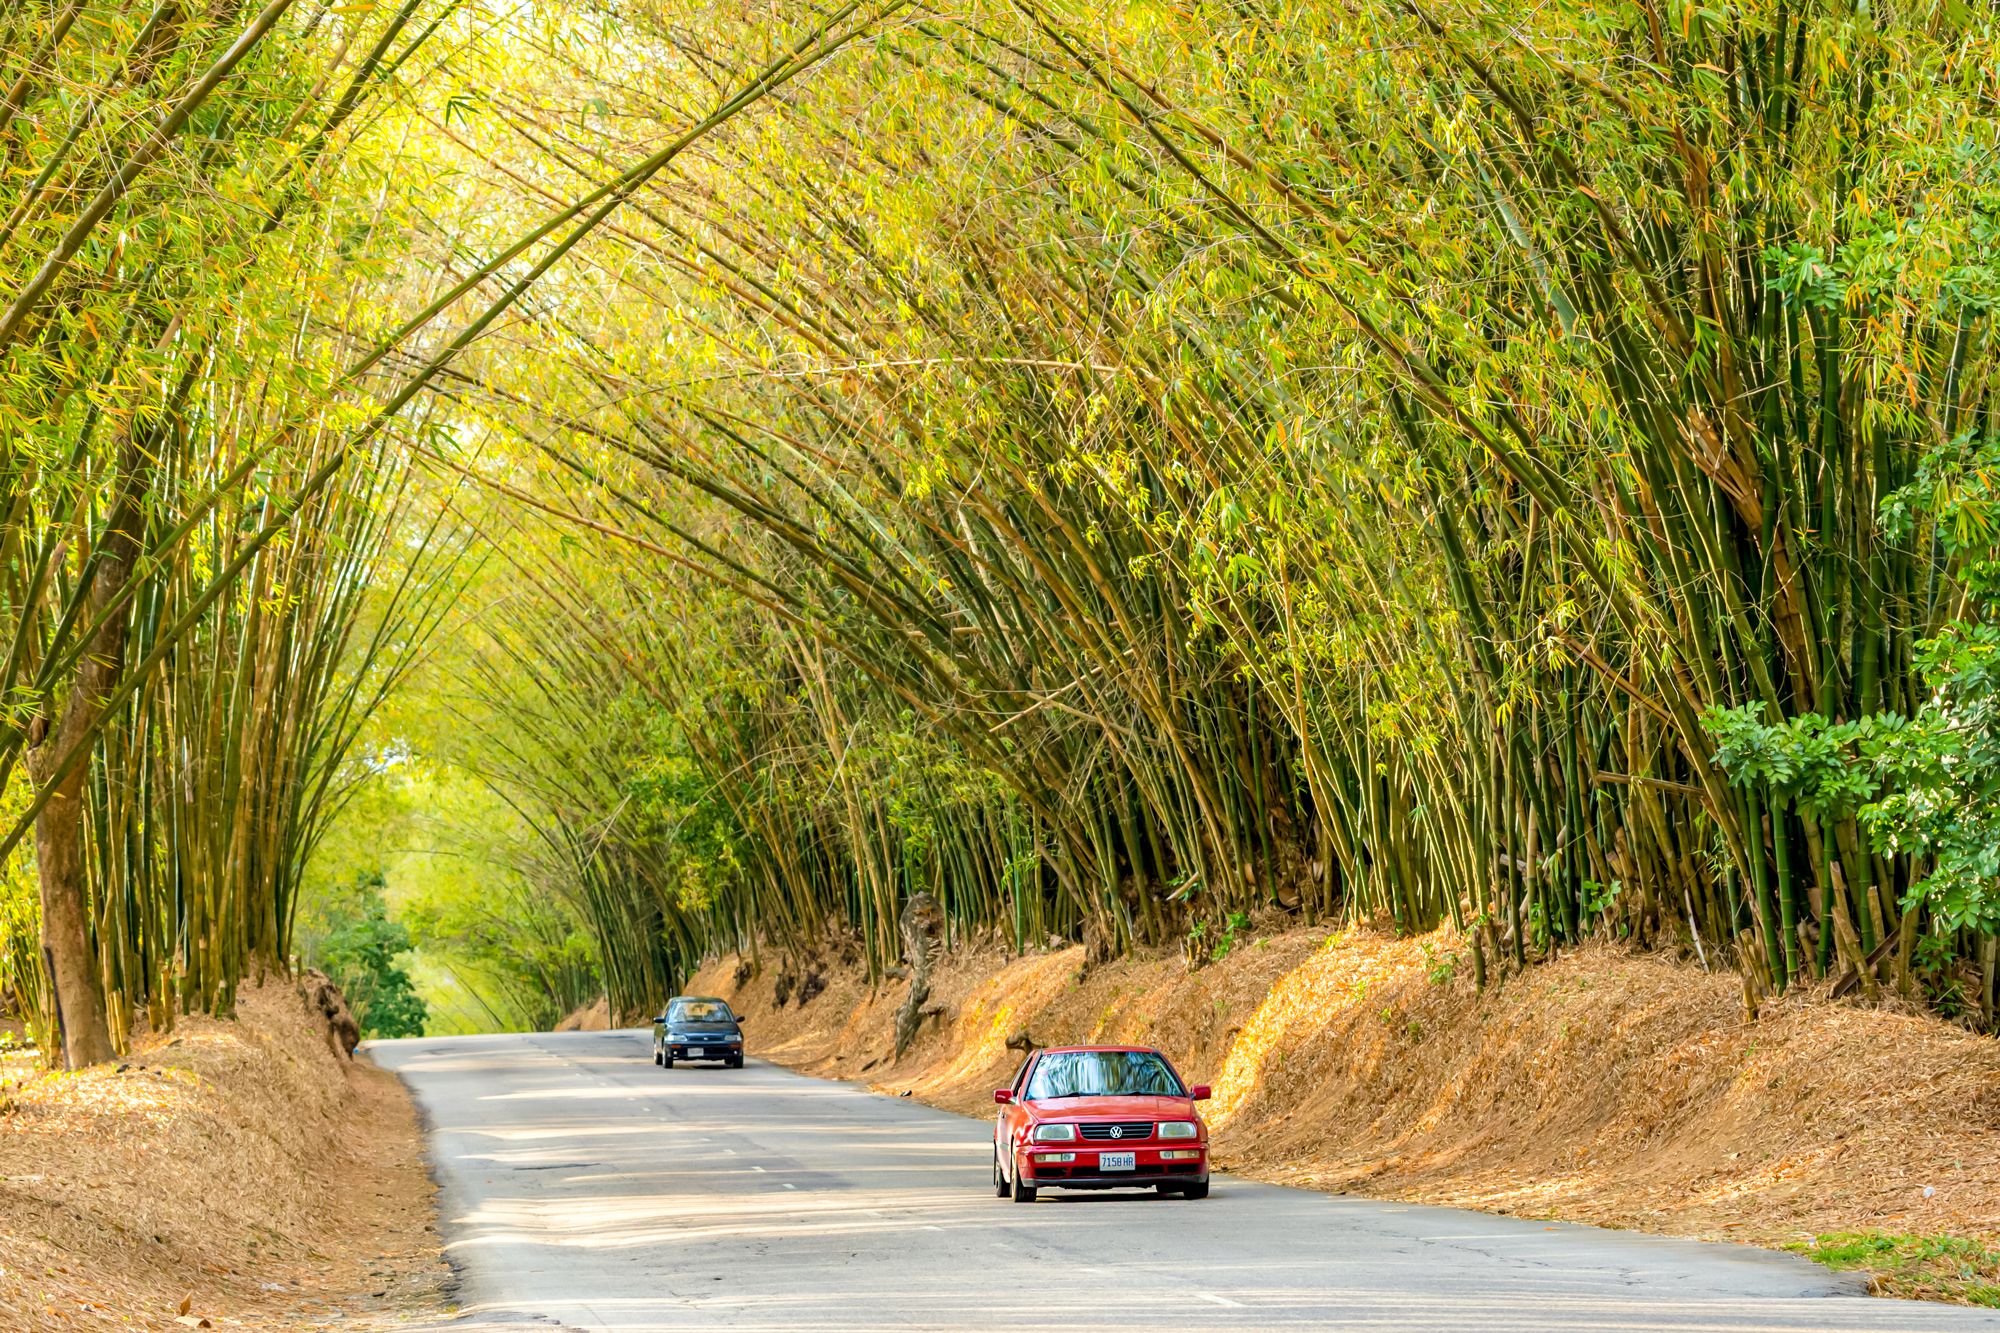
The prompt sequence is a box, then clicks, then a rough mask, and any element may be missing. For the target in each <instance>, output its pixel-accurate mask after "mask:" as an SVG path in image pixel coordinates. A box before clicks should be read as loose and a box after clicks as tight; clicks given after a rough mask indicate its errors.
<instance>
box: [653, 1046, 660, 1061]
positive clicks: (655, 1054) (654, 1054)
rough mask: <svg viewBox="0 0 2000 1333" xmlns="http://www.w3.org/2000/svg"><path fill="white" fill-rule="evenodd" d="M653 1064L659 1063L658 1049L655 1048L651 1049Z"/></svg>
mask: <svg viewBox="0 0 2000 1333" xmlns="http://www.w3.org/2000/svg"><path fill="white" fill-rule="evenodd" d="M653 1063H654V1064H658V1063H660V1048H659V1047H657V1046H655V1047H654V1048H653Z"/></svg>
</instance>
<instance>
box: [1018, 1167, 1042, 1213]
mask: <svg viewBox="0 0 2000 1333" xmlns="http://www.w3.org/2000/svg"><path fill="white" fill-rule="evenodd" d="M1040 1192H1041V1191H1039V1190H1037V1189H1036V1188H1035V1187H1034V1186H1033V1185H1029V1184H1026V1183H1025V1182H1024V1180H1023V1178H1022V1176H1021V1164H1020V1163H1019V1162H1016V1163H1014V1186H1013V1190H1012V1193H1013V1198H1014V1202H1015V1203H1033V1202H1034V1201H1035V1195H1037V1194H1039V1193H1040Z"/></svg>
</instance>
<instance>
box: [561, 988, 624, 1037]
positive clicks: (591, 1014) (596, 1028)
mask: <svg viewBox="0 0 2000 1333" xmlns="http://www.w3.org/2000/svg"><path fill="white" fill-rule="evenodd" d="M610 1030H611V1001H609V1000H607V999H605V998H604V997H603V996H602V995H600V996H598V997H597V998H596V999H595V1000H593V1001H591V1002H590V1003H589V1004H586V1005H584V1006H583V1007H582V1008H580V1009H572V1010H570V1011H569V1012H568V1013H567V1014H564V1015H563V1018H562V1021H561V1022H560V1023H557V1024H556V1031H558V1032H609V1031H610Z"/></svg>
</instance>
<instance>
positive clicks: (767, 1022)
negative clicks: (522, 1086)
mask: <svg viewBox="0 0 2000 1333" xmlns="http://www.w3.org/2000/svg"><path fill="white" fill-rule="evenodd" d="M1464 948H1465V946H1464V945H1463V943H1462V942H1461V941H1459V940H1458V939H1456V938H1455V937H1454V936H1453V935H1452V934H1451V933H1450V932H1449V931H1440V932H1438V933H1436V934H1433V935H1431V936H1427V937H1424V938H1420V939H1398V938H1395V937H1393V936H1391V935H1388V934H1386V933H1383V932H1380V931H1375V930H1371V929H1357V930H1351V931H1345V932H1338V933H1335V932H1329V931H1326V930H1315V929H1301V930H1292V931H1289V932H1286V933H1282V934H1278V935H1273V936H1269V937H1266V938H1263V939H1259V940H1255V941H1251V942H1248V943H1244V944H1239V945H1238V946H1237V948H1236V949H1235V950H1234V951H1233V952H1232V953H1231V954H1230V955H1229V956H1228V957H1226V958H1224V959H1222V960H1221V961H1219V962H1216V963H1213V964H1211V965H1209V966H1207V967H1204V968H1201V969H1199V970H1195V971H1190V970H1189V969H1188V967H1187V965H1186V963H1185V962H1183V961H1182V959H1181V958H1180V957H1179V956H1178V955H1174V956H1162V957H1153V958H1134V959H1125V960H1120V961H1114V962H1111V963H1107V964H1105V965H1102V966H1100V967H1096V968H1088V969H1086V968H1085V966H1084V954H1083V950H1082V949H1081V948H1069V949H1064V950H1061V951H1058V952H1052V953H1039V954H1035V953H1031V954H1028V955H1025V956H1019V957H1015V956H1010V955H1008V954H1007V953H1005V952H1003V951H1001V950H999V949H997V948H993V947H985V948H970V949H961V950H959V951H958V952H957V953H955V954H954V956H952V957H951V958H950V959H949V961H948V962H947V963H945V964H944V965H942V966H940V967H939V969H938V972H937V975H936V978H935V981H934V996H933V1004H936V1005H938V1006H940V1007H941V1011H942V1012H941V1013H940V1014H939V1015H938V1016H937V1017H936V1018H935V1019H933V1020H932V1021H931V1022H930V1023H929V1024H927V1025H926V1027H925V1028H924V1030H923V1032H922V1034H921V1036H920V1037H919V1039H918V1041H917V1043H916V1044H915V1045H914V1046H913V1047H912V1049H911V1050H910V1051H909V1052H908V1053H907V1054H906V1055H905V1057H904V1058H903V1060H901V1061H900V1062H897V1061H893V1060H892V1058H891V1056H892V1052H891V1043H890V1026H891V1015H892V1014H893V1012H894V1009H895V1006H896V1005H897V1003H898V1002H899V1001H900V1000H901V999H902V993H903V986H902V984H901V983H899V982H896V981H893V980H892V981H886V982H884V983H883V984H882V985H880V986H879V987H877V988H875V989H873V990H871V989H870V988H869V987H868V985H867V984H866V981H865V979H864V978H863V977H862V975H861V974H860V972H859V970H858V969H856V968H853V967H848V968H838V967H835V966H833V965H831V964H828V965H827V969H828V973H829V985H828V988H827V991H826V993H825V994H823V995H821V996H820V997H819V998H817V999H815V1000H814V1001H812V1002H811V1003H810V1004H809V1005H807V1006H805V1007H803V1008H801V1007H800V1006H798V1005H796V1004H794V1005H790V1006H786V1007H779V1006H777V1005H775V1004H774V1003H773V1001H774V999H775V996H774V994H773V990H772V981H773V976H774V974H775V973H776V972H777V971H778V970H779V969H777V968H775V967H772V966H768V965H767V966H765V967H763V968H761V969H748V968H745V969H741V973H742V975H744V976H745V980H744V981H742V982H741V983H740V984H739V982H738V981H737V977H738V975H739V967H738V964H739V961H740V960H739V959H738V958H736V957H734V956H730V957H725V958H722V959H720V960H718V961H716V962H714V963H711V964H709V965H708V966H707V967H705V968H704V969H703V970H702V971H701V972H699V973H698V974H697V975H696V976H695V977H694V978H693V979H692V980H691V981H690V982H689V983H688V988H689V990H691V991H693V992H697V993H701V994H712V995H719V996H723V997H725V998H727V999H729V1000H730V1002H731V1003H732V1004H734V1005H737V1006H738V1007H739V1008H740V1009H741V1010H742V1011H743V1012H745V1013H747V1014H748V1015H749V1016H750V1022H749V1025H748V1027H747V1029H746V1032H747V1035H748V1036H749V1038H750V1040H751V1044H752V1050H753V1053H755V1054H758V1055H763V1056H767V1057H769V1058H772V1059H776V1060H779V1061H781V1062H783V1063H785V1064H788V1065H791V1066H793V1067H795V1068H798V1069H801V1070H803V1071H806V1072H809V1073H814V1074H820V1075H825V1076H829V1077H837V1078H846V1079H852V1080H856V1081H864V1082H868V1083H869V1084H870V1085H871V1086H874V1087H875V1088H877V1089H878V1090H880V1091H884V1092H890V1093H903V1092H914V1094H915V1095H916V1096H917V1097H919V1098H921V1099H923V1100H924V1101H927V1102H930V1103H932V1104H933V1105H938V1106H943V1107H947V1108H949V1109H951V1110H955V1111H961V1112H966V1113H970V1114H980V1115H985V1114H990V1113H991V1111H992V1103H991V1093H992V1089H993V1088H995V1087H999V1086H1002V1085H1004V1084H1005V1083H1007V1082H1009V1081H1010V1080H1011V1078H1012V1075H1013V1072H1014V1070H1015V1068H1016V1067H1017V1066H1018V1064H1019V1062H1020V1059H1021V1055H1020V1052H1019V1050H1018V1049H1009V1045H1008V1043H1009V1040H1010V1038H1011V1039H1013V1040H1014V1043H1015V1046H1016V1047H1019V1046H1020V1045H1021V1044H1022V1043H1021V1040H1020V1039H1021V1037H1022V1035H1023V1034H1026V1035H1027V1036H1029V1037H1032V1039H1033V1040H1034V1041H1035V1042H1037V1043H1039V1044H1041V1045H1055V1044H1059V1043H1065V1042H1087V1041H1130V1042H1136V1043H1144V1044H1149V1045H1156V1046H1158V1047H1160V1048H1161V1049H1162V1050H1164V1051H1166V1052H1167V1054H1168V1056H1169V1057H1170V1058H1171V1059H1172V1060H1173V1061H1174V1062H1175V1063H1176V1064H1177V1065H1178V1066H1179V1067H1180V1069H1181V1071H1182V1072H1183V1074H1185V1075H1186V1076H1187V1077H1188V1078H1189V1079H1190V1080H1191V1081H1194V1082H1207V1083H1213V1084H1214V1085H1215V1100H1214V1101H1213V1102H1212V1103H1211V1104H1210V1111H1209V1115H1210V1119H1211V1122H1212V1123H1213V1125H1214V1129H1215V1136H1214V1142H1215V1147H1216V1158H1217V1163H1218V1165H1219V1166H1221V1167H1223V1168H1224V1169H1225V1170H1228V1171H1232V1172H1239V1173H1242V1174H1245V1175H1248V1176H1252V1177H1255V1178H1258V1179H1263V1180H1272V1181H1279V1182H1283V1183H1286V1184H1294V1185H1303V1186H1308V1187H1312V1188H1317V1189H1325V1190H1335V1191H1341V1192H1346V1193H1353V1194H1360V1195H1367V1196H1371V1197H1375V1198H1383V1199H1396V1200H1403V1201H1414V1202H1424V1203H1437V1204H1451V1205H1456V1206H1459V1207H1466V1208H1479V1209H1485V1210H1487V1211H1491V1212H1500V1213H1512V1214H1518V1215H1522V1216H1528V1217H1537V1218H1548V1219H1564V1220H1569V1221H1577V1222H1590V1223H1595V1224H1598V1225H1601V1226H1612V1227H1629V1228H1636V1229H1641V1230H1646V1231H1655V1232H1664V1233H1668V1234H1673V1235H1683V1236H1698V1237H1707V1238H1714V1239H1730V1240H1738V1241H1746V1242H1750V1243H1753V1244H1763V1245H1785V1244H1797V1243H1799V1242H1801V1241H1804V1240H1806V1239H1808V1238H1810V1237H1811V1236H1813V1235H1817V1234H1821V1233H1830V1232H1857V1231H1876V1230H1880V1231H1883V1232H1891V1233H1898V1234H1904V1233H1910V1234H1924V1235H1945V1236H1956V1237H1965V1238H1968V1239H1972V1240H1975V1241H1978V1242H1980V1243H1981V1244H1984V1245H1986V1246H1987V1247H1988V1248H1989V1249H1990V1248H1992V1244H1991V1242H1992V1241H1993V1240H1994V1238H1995V1237H1997V1236H2000V1042H1996V1041H1995V1040H1993V1039H1992V1038H1989V1037H1981V1036H1978V1035H1975V1034H1972V1033H1969V1032H1966V1031H1964V1030H1962V1029H1960V1028H1957V1027H1954V1026H1952V1025H1951V1024H1949V1023H1946V1022H1944V1021H1942V1020H1939V1019H1937V1018H1935V1017H1932V1016H1929V1015H1923V1014H1916V1013H1910V1012H1898V1011H1896V1010H1894V1009H1891V1008H1881V1007H1875V1008H1870V1007H1862V1006H1859V1005H1854V1004H1845V1003H1834V1002H1830V1001H1828V1000H1827V999H1826V998H1825V997H1824V996H1820V995H1795V996H1793V997H1791V998H1788V999H1786V1000H1784V1001H1781V1002H1774V1003H1769V1004H1767V1005H1765V1006H1764V1010H1763V1013H1762V1015H1761V1016H1760V1017H1759V1018H1758V1019H1756V1020H1754V1021H1746V1019H1745V1016H1744V1012H1743V1006H1742V1000H1741V995H1740V989H1739V987H1738V985H1737V982H1736V979H1735V977H1734V976H1733V975H1724V974H1710V973H1707V972H1705V971H1703V970H1702V969H1700V968H1699V967H1696V966H1694V965H1692V964H1683V963H1678V962H1674V961H1671V960H1668V959H1664V958H1661V957H1659V956H1657V955H1647V954H1638V953H1634V952H1631V951H1629V950H1625V949H1622V948H1619V947H1616V946H1612V945H1592V946H1587V947H1584V948H1579V949H1576V950H1573V951H1570V952H1568V953H1566V954H1563V955H1561V956H1560V957H1558V958H1556V959H1554V960H1552V961H1550V962H1547V963H1544V964H1541V965H1538V966H1535V967H1531V968H1529V969H1527V970H1526V971H1524V972H1520V973H1517V974H1515V975H1513V976H1510V977H1509V978H1508V979H1507V980H1506V981H1505V983H1504V984H1502V985H1498V986H1489V987H1488V989H1487V990H1486V991H1485V992H1484V993H1482V992H1480V991H1478V990H1477V989H1475V988H1474V986H1473V984H1472V982H1471V979H1470V975H1469V974H1470V970H1471V969H1470V965H1469V962H1467V961H1466V960H1464V959H1462V958H1460V957H1458V955H1459V954H1461V953H1463V952H1464ZM1983 1280H1986V1281H1992V1280H1993V1279H1992V1278H1991V1277H1987V1278H1985V1279H1983Z"/></svg>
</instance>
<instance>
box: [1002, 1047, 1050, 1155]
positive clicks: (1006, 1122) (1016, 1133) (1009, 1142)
mask: <svg viewBox="0 0 2000 1333" xmlns="http://www.w3.org/2000/svg"><path fill="white" fill-rule="evenodd" d="M1040 1058H1041V1052H1039V1051H1034V1052H1030V1053H1029V1055H1028V1058H1027V1059H1025V1060H1023V1061H1021V1068H1020V1070H1019V1072H1017V1073H1016V1074H1015V1075H1014V1097H1013V1100H1012V1101H1009V1102H1008V1103H1007V1104H1006V1105H1005V1106H1002V1107H1001V1108H1000V1122H999V1124H998V1125H997V1126H995V1128H994V1138H995V1141H996V1142H997V1144H998V1145H999V1148H1000V1152H1001V1154H1002V1155H1003V1156H1004V1157H1005V1158H1006V1159H1007V1163H1008V1166H1007V1173H1008V1175H1010V1176H1011V1175H1012V1174H1013V1172H1014V1167H1013V1161H1014V1144H1015V1143H1016V1142H1017V1141H1018V1140H1019V1138H1020V1135H1021V1133H1022V1126H1024V1125H1025V1124H1026V1123H1027V1120H1028V1111H1027V1108H1026V1107H1024V1106H1022V1105H1021V1095H1022V1094H1023V1093H1025V1092H1026V1091H1027V1089H1028V1079H1029V1077H1030V1075H1032V1074H1033V1072H1034V1068H1035V1061H1036V1060H1038V1059H1040Z"/></svg>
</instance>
